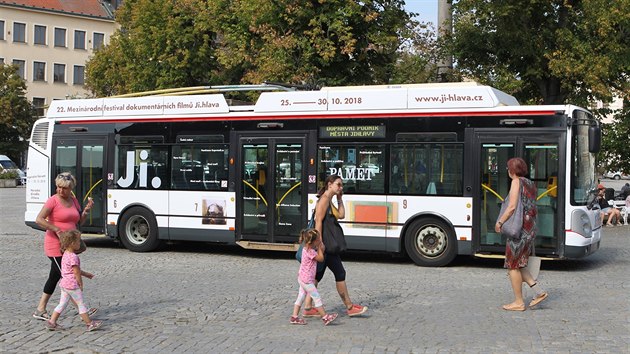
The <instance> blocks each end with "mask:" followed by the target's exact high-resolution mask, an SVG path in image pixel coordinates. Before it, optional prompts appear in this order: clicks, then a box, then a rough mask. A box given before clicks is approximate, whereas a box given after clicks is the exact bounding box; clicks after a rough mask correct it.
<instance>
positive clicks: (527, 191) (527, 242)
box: [503, 177, 538, 269]
mask: <svg viewBox="0 0 630 354" xmlns="http://www.w3.org/2000/svg"><path fill="white" fill-rule="evenodd" d="M519 180H520V185H521V187H520V189H521V203H523V228H522V229H521V238H520V239H518V240H515V239H509V238H508V240H507V242H506V245H505V263H504V265H503V268H507V269H519V268H523V267H525V266H527V261H528V260H529V255H530V254H531V253H532V247H533V245H534V239H535V238H536V231H537V229H536V217H537V215H538V209H537V208H536V194H537V192H538V191H537V189H536V185H535V184H534V182H532V181H530V180H529V179H527V178H525V177H520V178H519Z"/></svg>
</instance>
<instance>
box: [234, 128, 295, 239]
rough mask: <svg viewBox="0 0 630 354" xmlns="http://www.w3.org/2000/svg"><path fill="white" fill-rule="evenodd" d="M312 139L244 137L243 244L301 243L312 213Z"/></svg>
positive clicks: (239, 186)
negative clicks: (299, 239)
mask: <svg viewBox="0 0 630 354" xmlns="http://www.w3.org/2000/svg"><path fill="white" fill-rule="evenodd" d="M306 140H307V139H306V135H302V136H293V137H292V136H280V137H272V138H270V137H256V136H252V135H240V136H239V138H238V162H237V166H236V175H237V176H238V177H237V181H236V191H237V204H236V219H237V220H236V225H237V228H236V229H237V233H238V234H237V237H236V238H237V240H248V241H259V242H270V243H278V242H296V241H297V237H298V235H299V232H300V230H301V229H302V228H303V227H304V222H305V221H304V220H306V216H305V215H306V213H307V208H306V206H307V197H308V195H307V183H306V170H307V164H306V150H307V149H306Z"/></svg>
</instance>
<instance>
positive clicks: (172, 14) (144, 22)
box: [86, 0, 231, 96]
mask: <svg viewBox="0 0 630 354" xmlns="http://www.w3.org/2000/svg"><path fill="white" fill-rule="evenodd" d="M211 2H212V1H209V2H206V1H203V0H128V1H125V2H124V3H123V5H122V6H121V7H119V8H118V10H117V12H116V21H117V22H118V23H119V24H120V29H119V30H117V31H116V32H115V34H114V35H113V36H112V38H111V40H110V43H109V45H108V46H105V47H104V48H102V49H100V50H99V51H97V52H96V53H95V55H94V56H93V57H92V58H91V60H90V61H89V62H88V64H87V68H86V73H87V75H86V86H87V87H88V88H89V89H90V90H91V91H92V93H93V94H95V95H97V96H109V95H115V94H123V93H129V92H139V91H148V90H155V89H162V88H172V87H186V86H197V85H204V84H205V85H207V84H213V83H222V80H224V79H228V80H230V79H231V77H230V73H229V72H226V71H224V70H223V68H221V67H220V66H219V65H218V63H217V60H216V57H215V46H216V42H215V38H216V36H215V32H214V30H213V28H212V21H211V18H210V17H209V13H208V7H209V6H210V5H208V3H211Z"/></svg>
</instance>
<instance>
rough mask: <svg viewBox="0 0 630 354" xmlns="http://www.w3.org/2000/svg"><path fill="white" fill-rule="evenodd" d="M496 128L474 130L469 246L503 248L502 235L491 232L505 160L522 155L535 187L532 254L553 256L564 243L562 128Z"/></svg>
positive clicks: (503, 186) (505, 184) (506, 181)
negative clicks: (535, 200) (557, 130)
mask: <svg viewBox="0 0 630 354" xmlns="http://www.w3.org/2000/svg"><path fill="white" fill-rule="evenodd" d="M532 130H534V129H527V130H514V129H510V130H509V131H507V132H506V131H502V132H500V133H497V130H494V131H487V132H484V131H482V130H476V131H475V134H474V146H475V149H474V154H475V156H474V158H473V161H474V162H473V163H474V166H473V168H471V169H470V170H471V171H473V176H471V177H472V180H473V181H474V182H473V188H472V191H473V200H474V203H475V205H474V211H473V218H474V220H473V225H475V226H474V227H473V248H474V251H475V252H474V253H503V252H504V251H505V243H506V240H505V238H504V237H502V236H501V235H500V234H498V233H496V232H495V231H494V225H495V223H496V220H497V217H498V215H499V210H500V209H501V203H502V202H503V199H504V198H505V197H506V196H507V194H508V191H509V189H510V183H511V179H510V178H509V176H508V173H507V161H508V160H509V159H510V158H512V157H521V158H523V159H524V160H525V162H526V163H527V168H528V175H527V176H526V177H528V178H529V179H531V180H532V181H533V182H534V183H535V184H536V188H537V207H538V218H537V227H538V233H537V236H536V253H537V254H538V255H546V256H557V255H558V254H559V252H560V251H561V250H562V247H561V245H562V244H563V243H564V232H563V231H564V222H562V217H561V216H562V215H564V207H563V201H564V194H563V190H562V189H560V188H559V187H558V186H559V185H563V181H564V178H565V174H564V171H563V169H562V168H561V166H564V165H563V164H560V161H564V159H565V157H564V155H565V151H564V148H563V147H564V143H563V141H564V139H565V136H564V133H563V132H558V133H557V134H556V133H549V131H548V130H546V131H545V132H542V131H538V130H536V131H532Z"/></svg>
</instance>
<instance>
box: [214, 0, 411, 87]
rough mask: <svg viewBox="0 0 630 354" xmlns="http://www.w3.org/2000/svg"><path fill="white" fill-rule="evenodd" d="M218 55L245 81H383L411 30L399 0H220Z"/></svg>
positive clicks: (387, 78) (217, 11)
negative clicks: (219, 42) (219, 43)
mask: <svg viewBox="0 0 630 354" xmlns="http://www.w3.org/2000/svg"><path fill="white" fill-rule="evenodd" d="M216 4H218V6H215V7H213V8H212V9H211V13H212V16H213V17H214V18H216V19H217V26H218V28H219V33H221V38H222V41H221V47H220V49H219V51H218V60H219V62H220V63H221V64H222V65H223V66H225V67H226V68H231V69H237V70H239V69H240V71H242V73H243V77H242V79H241V82H243V83H259V82H262V81H282V82H289V83H311V84H317V85H350V84H384V83H389V82H390V80H391V78H392V70H393V67H394V66H395V65H396V62H397V59H398V54H399V52H398V51H399V49H400V47H401V44H402V41H403V40H402V38H403V37H405V35H408V34H409V31H410V28H412V27H411V26H410V24H411V18H410V15H409V14H408V13H407V12H405V10H404V8H403V5H404V1H401V0H390V1H375V0H367V1H349V0H312V1H303V0H278V1H267V0H251V1H236V2H235V1H231V0H218V1H216Z"/></svg>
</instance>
